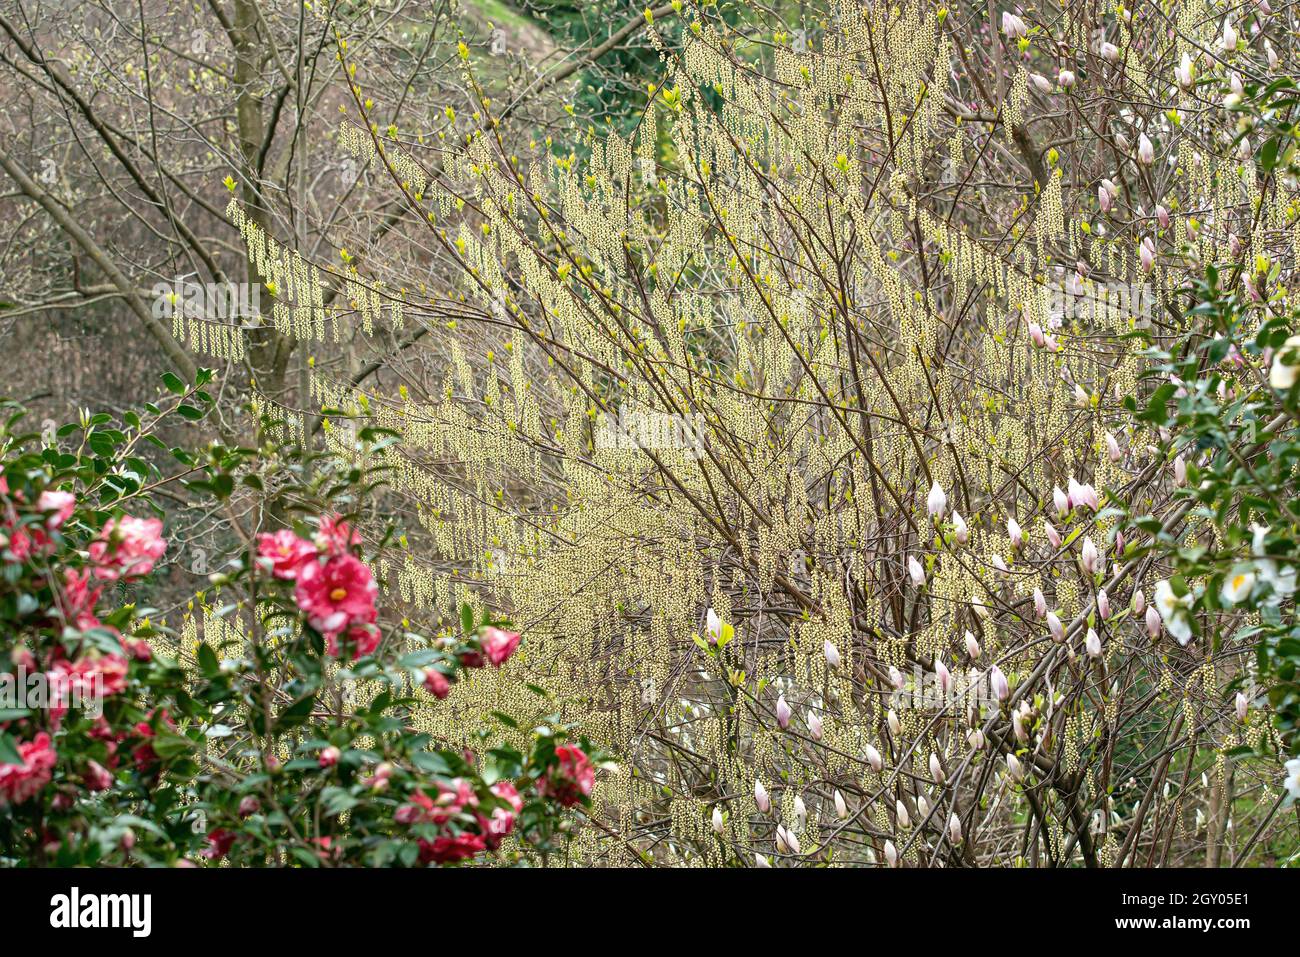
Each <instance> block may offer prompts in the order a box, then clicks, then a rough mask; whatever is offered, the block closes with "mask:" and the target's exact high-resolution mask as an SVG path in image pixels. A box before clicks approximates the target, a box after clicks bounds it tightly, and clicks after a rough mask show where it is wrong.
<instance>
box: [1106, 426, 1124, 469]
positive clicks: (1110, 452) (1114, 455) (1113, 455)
mask: <svg viewBox="0 0 1300 957" xmlns="http://www.w3.org/2000/svg"><path fill="white" fill-rule="evenodd" d="M1106 455H1107V457H1108V458H1109V459H1110V460H1111V461H1112V462H1118V461H1119V460H1120V459H1122V458H1123V457H1124V453H1123V452H1121V451H1120V449H1119V441H1118V440H1117V439H1116V438H1115V436H1114V435H1112V434H1111V433H1109V432H1107V433H1106Z"/></svg>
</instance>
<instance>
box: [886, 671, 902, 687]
mask: <svg viewBox="0 0 1300 957" xmlns="http://www.w3.org/2000/svg"><path fill="white" fill-rule="evenodd" d="M889 683H890V684H891V685H893V686H894V688H895V689H896V690H898V691H902V690H903V673H902V672H901V671H899V670H898V669H897V668H895V667H894V666H893V665H890V666H889Z"/></svg>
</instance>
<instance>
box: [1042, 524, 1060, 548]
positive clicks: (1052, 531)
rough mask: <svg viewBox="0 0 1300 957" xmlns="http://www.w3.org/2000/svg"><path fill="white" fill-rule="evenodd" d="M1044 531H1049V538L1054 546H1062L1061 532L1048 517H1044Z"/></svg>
mask: <svg viewBox="0 0 1300 957" xmlns="http://www.w3.org/2000/svg"><path fill="white" fill-rule="evenodd" d="M1043 531H1044V532H1046V533H1047V540H1048V541H1049V542H1051V543H1052V547H1053V548H1060V547H1061V533H1060V532H1058V531H1057V530H1056V526H1055V525H1053V524H1052V523H1051V522H1049V521H1048V520H1047V519H1043Z"/></svg>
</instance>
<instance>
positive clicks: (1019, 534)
mask: <svg viewBox="0 0 1300 957" xmlns="http://www.w3.org/2000/svg"><path fill="white" fill-rule="evenodd" d="M1007 536H1008V537H1009V538H1010V539H1011V547H1012V548H1015V549H1018V548H1020V547H1021V546H1022V545H1024V544H1025V533H1024V531H1023V530H1022V529H1021V528H1020V523H1019V522H1017V521H1016V520H1015V519H1014V518H1009V519H1007Z"/></svg>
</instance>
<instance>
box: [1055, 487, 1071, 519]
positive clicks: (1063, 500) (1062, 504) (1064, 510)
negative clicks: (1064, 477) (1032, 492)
mask: <svg viewBox="0 0 1300 957" xmlns="http://www.w3.org/2000/svg"><path fill="white" fill-rule="evenodd" d="M1052 504H1053V505H1055V506H1056V514H1057V515H1060V516H1062V517H1064V516H1066V515H1068V514H1069V513H1070V498H1069V496H1067V495H1066V494H1065V493H1064V492H1062V491H1061V486H1059V485H1054V486H1052Z"/></svg>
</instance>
